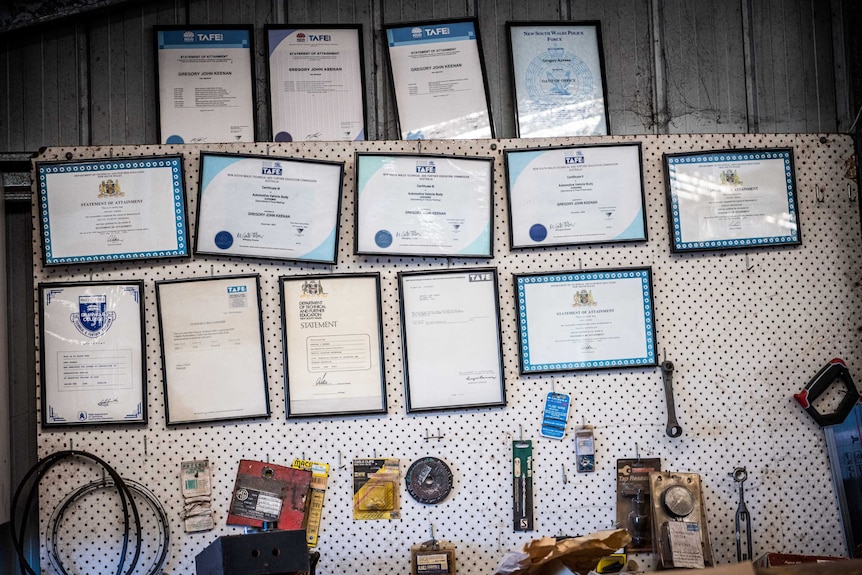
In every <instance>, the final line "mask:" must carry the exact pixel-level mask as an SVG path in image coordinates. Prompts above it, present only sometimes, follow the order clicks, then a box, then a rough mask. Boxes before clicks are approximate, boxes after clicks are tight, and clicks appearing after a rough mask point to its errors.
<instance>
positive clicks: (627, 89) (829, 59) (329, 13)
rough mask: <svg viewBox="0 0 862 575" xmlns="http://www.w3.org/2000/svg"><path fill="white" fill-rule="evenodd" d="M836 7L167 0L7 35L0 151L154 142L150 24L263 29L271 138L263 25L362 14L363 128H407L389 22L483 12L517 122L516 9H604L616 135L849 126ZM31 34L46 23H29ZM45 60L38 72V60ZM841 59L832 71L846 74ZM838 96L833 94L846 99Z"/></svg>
mask: <svg viewBox="0 0 862 575" xmlns="http://www.w3.org/2000/svg"><path fill="white" fill-rule="evenodd" d="M839 8H840V6H838V5H837V4H836V2H834V1H833V2H831V3H818V2H815V1H813V0H763V1H760V0H758V1H754V0H719V1H718V2H697V1H695V0H661V1H659V0H612V1H605V2H603V1H600V0H541V1H538V2H526V1H524V0H451V1H435V2H423V1H420V0H324V1H320V2H314V1H312V0H296V1H293V0H243V1H239V2H233V1H228V0H162V1H160V2H156V3H148V4H145V3H140V4H139V3H130V4H126V5H125V6H122V7H119V8H117V9H116V10H114V11H106V12H100V13H97V14H95V15H89V16H87V17H80V18H75V19H71V20H67V21H61V22H58V23H52V24H49V25H46V26H44V27H39V28H35V29H31V30H25V31H19V32H14V33H10V34H7V35H6V36H5V37H4V38H3V40H4V41H3V42H2V45H0V49H2V58H0V60H2V64H0V66H2V68H0V77H2V78H3V79H4V80H5V83H3V85H2V86H0V91H4V92H5V93H4V92H0V94H2V95H4V96H5V97H3V98H0V149H4V150H24V149H32V150H35V149H38V148H39V147H42V146H46V145H69V144H79V145H88V144H102V145H107V144H113V145H123V144H138V143H154V142H156V141H157V126H158V124H157V102H156V101H157V96H156V93H155V78H154V63H153V53H154V52H153V46H152V42H153V40H152V27H153V26H154V25H156V24H180V23H183V22H190V23H195V24H227V23H252V24H254V26H255V60H256V62H255V63H256V70H257V78H256V84H255V89H256V107H257V115H258V118H257V138H258V140H259V141H267V140H269V139H270V133H269V110H268V103H267V90H268V86H267V79H266V56H267V55H266V54H265V42H264V38H263V26H264V25H265V24H267V23H284V22H295V23H302V24H314V23H322V24H333V23H360V24H362V25H363V28H364V38H363V40H364V48H365V68H366V81H367V83H366V94H367V114H368V136H369V138H370V139H391V138H395V137H397V129H396V121H395V107H394V103H393V101H392V94H391V89H390V86H389V83H390V79H389V74H388V70H387V66H386V59H385V51H384V48H385V46H384V43H383V37H382V33H381V27H382V25H383V24H384V23H396V22H409V21H417V20H436V19H446V18H454V17H463V16H476V17H478V18H479V29H480V34H481V38H482V46H483V50H484V53H485V58H486V73H487V76H488V84H489V92H490V99H491V110H492V115H493V118H494V123H495V127H496V131H497V135H498V136H499V137H511V136H512V135H514V120H513V111H512V94H511V78H510V72H509V62H508V54H507V48H506V38H505V27H504V24H505V22H506V21H507V20H557V19H562V20H586V19H589V20H592V19H595V20H600V21H601V23H602V31H603V39H604V52H605V63H606V72H607V88H608V109H609V113H610V122H611V133H612V134H639V133H710V132H712V133H716V132H797V131H798V132H818V131H821V132H823V131H834V130H835V129H837V128H838V127H839V126H845V127H846V126H849V123H850V120H851V119H850V118H849V116H850V114H851V112H850V111H849V110H847V98H846V95H844V94H843V92H842V93H841V94H837V93H836V86H838V90H846V88H847V80H846V78H845V77H844V76H845V74H846V73H845V72H844V71H843V70H844V68H845V66H844V55H843V54H840V53H839V54H833V51H834V50H838V51H839V52H840V51H841V50H842V47H843V45H844V43H843V41H841V40H842V38H841V37H835V36H834V34H838V35H839V36H840V35H841V34H842V33H843V27H842V26H840V24H841V22H842V20H841V14H840V9H839ZM34 31H35V32H34ZM37 70H38V71H39V73H38V74H37V73H35V71H37ZM836 70H837V72H836ZM836 102H837V103H836Z"/></svg>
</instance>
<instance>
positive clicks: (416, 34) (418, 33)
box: [410, 26, 422, 38]
mask: <svg viewBox="0 0 862 575" xmlns="http://www.w3.org/2000/svg"><path fill="white" fill-rule="evenodd" d="M410 33H411V34H413V37H414V38H421V37H422V28H419V27H418V26H417V27H416V28H413V29H412V30H410Z"/></svg>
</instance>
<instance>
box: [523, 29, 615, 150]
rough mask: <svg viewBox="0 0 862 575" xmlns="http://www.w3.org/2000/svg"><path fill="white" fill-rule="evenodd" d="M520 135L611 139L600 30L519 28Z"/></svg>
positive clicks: (525, 136)
mask: <svg viewBox="0 0 862 575" xmlns="http://www.w3.org/2000/svg"><path fill="white" fill-rule="evenodd" d="M510 35H511V36H510V40H511V42H512V65H513V80H514V83H515V109H516V111H517V124H518V136H519V137H521V138H551V137H560V136H603V135H607V134H608V125H607V116H606V113H605V101H604V86H603V78H602V68H601V53H600V47H599V40H598V35H599V32H598V27H597V26H594V25H583V26H578V25H561V26H558V27H555V26H549V25H538V24H537V25H535V26H530V25H517V26H515V25H513V26H511V28H510Z"/></svg>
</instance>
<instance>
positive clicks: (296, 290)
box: [280, 273, 386, 418]
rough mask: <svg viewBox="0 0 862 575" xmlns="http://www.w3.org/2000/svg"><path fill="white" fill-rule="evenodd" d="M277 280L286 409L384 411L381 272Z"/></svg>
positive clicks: (297, 413) (304, 412) (291, 413)
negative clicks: (279, 300) (278, 282)
mask: <svg viewBox="0 0 862 575" xmlns="http://www.w3.org/2000/svg"><path fill="white" fill-rule="evenodd" d="M280 283H281V309H282V333H283V334H284V357H285V389H286V394H285V395H286V397H287V417H288V418H291V417H308V416H318V415H355V414H360V413H386V380H385V378H384V373H383V330H382V328H381V321H380V317H381V311H380V274H377V273H370V274H351V275H346V274H342V275H308V276H284V277H281V278H280Z"/></svg>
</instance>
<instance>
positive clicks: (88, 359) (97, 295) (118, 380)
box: [39, 281, 147, 427]
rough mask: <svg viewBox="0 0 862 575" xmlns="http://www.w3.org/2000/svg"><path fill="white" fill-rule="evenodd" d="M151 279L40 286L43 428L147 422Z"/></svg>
mask: <svg viewBox="0 0 862 575" xmlns="http://www.w3.org/2000/svg"><path fill="white" fill-rule="evenodd" d="M144 331H145V329H144V282H142V281H124V282H89V283H50V284H40V285H39V338H40V342H41V345H40V346H39V357H40V360H41V366H42V369H41V385H42V426H43V427H64V426H69V425H93V424H107V423H112V424H116V423H146V422H147V388H146V382H147V378H146V371H147V368H146V346H145V343H144Z"/></svg>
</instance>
